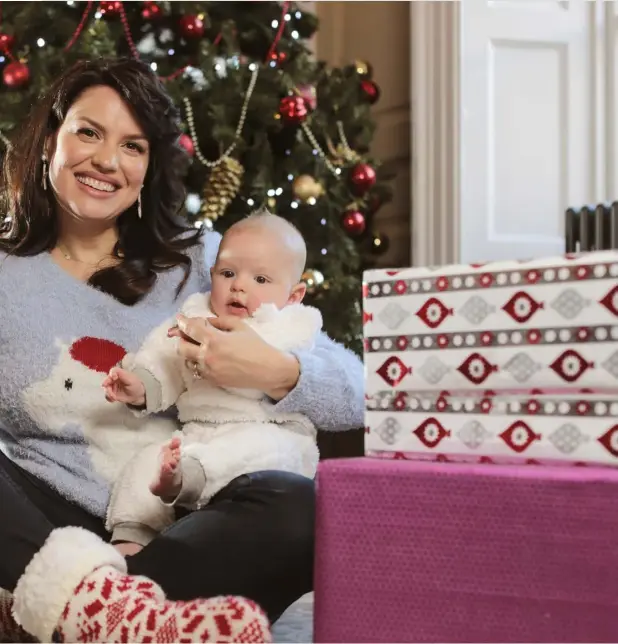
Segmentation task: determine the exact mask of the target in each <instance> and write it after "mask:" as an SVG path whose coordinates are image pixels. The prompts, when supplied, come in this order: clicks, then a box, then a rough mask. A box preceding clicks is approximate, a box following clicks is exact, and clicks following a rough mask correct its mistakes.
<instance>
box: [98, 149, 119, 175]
mask: <svg viewBox="0 0 618 644" xmlns="http://www.w3.org/2000/svg"><path fill="white" fill-rule="evenodd" d="M92 162H93V163H94V165H96V166H97V168H99V169H100V170H101V171H103V172H114V171H115V170H117V169H118V155H117V150H116V146H112V145H106V144H105V143H101V144H100V145H99V146H98V147H97V150H96V153H95V154H94V156H93V157H92Z"/></svg>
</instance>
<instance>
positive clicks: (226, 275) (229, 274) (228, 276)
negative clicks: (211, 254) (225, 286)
mask: <svg viewBox="0 0 618 644" xmlns="http://www.w3.org/2000/svg"><path fill="white" fill-rule="evenodd" d="M221 275H223V277H227V278H228V279H229V278H230V277H234V271H221Z"/></svg>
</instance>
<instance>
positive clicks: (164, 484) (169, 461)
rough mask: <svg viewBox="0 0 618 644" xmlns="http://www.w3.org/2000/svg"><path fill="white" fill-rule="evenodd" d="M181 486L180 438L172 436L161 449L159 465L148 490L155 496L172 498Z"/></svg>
mask: <svg viewBox="0 0 618 644" xmlns="http://www.w3.org/2000/svg"><path fill="white" fill-rule="evenodd" d="M181 487H182V471H181V469H180V439H179V438H173V439H172V440H171V441H170V443H169V444H168V445H165V446H164V447H163V448H162V449H161V467H160V468H159V473H158V475H157V477H156V478H155V480H154V481H153V482H152V483H151V484H150V491H151V492H152V493H153V494H154V495H155V496H158V497H161V498H170V499H174V498H176V497H177V496H178V493H179V492H180V488H181Z"/></svg>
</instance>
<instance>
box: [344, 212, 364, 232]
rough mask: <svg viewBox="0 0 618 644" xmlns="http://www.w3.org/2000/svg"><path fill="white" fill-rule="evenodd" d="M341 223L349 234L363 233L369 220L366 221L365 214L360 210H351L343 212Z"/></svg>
mask: <svg viewBox="0 0 618 644" xmlns="http://www.w3.org/2000/svg"><path fill="white" fill-rule="evenodd" d="M341 224H342V225H343V227H344V228H345V230H346V232H347V233H348V235H354V236H357V235H362V234H363V233H364V232H365V226H366V225H367V222H366V221H365V215H363V213H362V212H359V211H358V210H349V211H348V212H346V213H344V214H343V219H342V220H341Z"/></svg>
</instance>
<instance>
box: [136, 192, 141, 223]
mask: <svg viewBox="0 0 618 644" xmlns="http://www.w3.org/2000/svg"><path fill="white" fill-rule="evenodd" d="M137 216H138V217H139V218H140V219H141V218H142V192H141V190H140V193H139V195H137Z"/></svg>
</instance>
